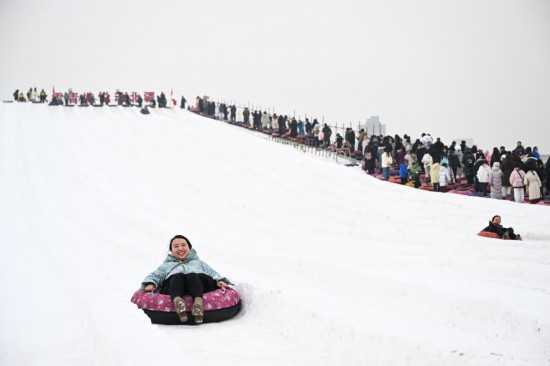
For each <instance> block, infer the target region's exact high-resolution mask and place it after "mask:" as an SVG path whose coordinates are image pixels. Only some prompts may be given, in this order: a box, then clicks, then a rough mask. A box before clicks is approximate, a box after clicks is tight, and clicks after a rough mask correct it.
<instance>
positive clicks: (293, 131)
mask: <svg viewBox="0 0 550 366" xmlns="http://www.w3.org/2000/svg"><path fill="white" fill-rule="evenodd" d="M296 136H298V122H296V118H292V121H290V137H296Z"/></svg>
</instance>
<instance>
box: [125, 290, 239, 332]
mask: <svg viewBox="0 0 550 366" xmlns="http://www.w3.org/2000/svg"><path fill="white" fill-rule="evenodd" d="M183 299H184V300H185V305H186V307H187V309H191V306H192V305H193V301H192V299H191V296H188V295H185V296H184V297H183ZM131 301H132V302H133V303H134V304H136V305H137V307H138V308H139V309H141V310H143V311H144V312H145V314H147V316H148V317H149V318H150V319H151V323H153V324H165V325H176V324H177V325H181V324H195V318H194V317H193V315H192V314H191V312H190V311H188V312H187V316H188V318H189V320H188V321H187V322H186V323H182V322H181V321H180V319H179V317H178V315H177V314H176V309H175V308H174V303H173V302H172V299H170V296H169V295H164V294H160V293H158V292H147V291H144V290H142V289H139V290H137V291H136V292H135V293H134V296H132V300H131ZM203 309H204V320H203V323H216V322H221V321H223V320H227V319H229V318H232V317H234V316H235V315H237V313H238V312H239V310H241V300H240V298H239V294H237V291H235V290H233V289H227V290H226V291H225V292H223V291H222V290H221V289H218V290H214V291H211V292H207V293H205V294H204V304H203Z"/></svg>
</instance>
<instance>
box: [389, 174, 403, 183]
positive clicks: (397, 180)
mask: <svg viewBox="0 0 550 366" xmlns="http://www.w3.org/2000/svg"><path fill="white" fill-rule="evenodd" d="M389 181H390V182H391V183H401V178H399V177H398V176H395V175H392V176H390V179H389Z"/></svg>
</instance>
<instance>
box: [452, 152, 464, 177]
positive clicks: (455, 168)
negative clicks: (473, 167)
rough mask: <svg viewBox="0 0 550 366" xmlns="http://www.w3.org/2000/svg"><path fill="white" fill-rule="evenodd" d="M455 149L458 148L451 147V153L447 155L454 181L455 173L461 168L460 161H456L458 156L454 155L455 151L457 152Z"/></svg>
mask: <svg viewBox="0 0 550 366" xmlns="http://www.w3.org/2000/svg"><path fill="white" fill-rule="evenodd" d="M457 149H459V147H457V146H455V147H453V146H451V148H450V151H451V153H450V154H449V166H450V167H451V170H452V171H453V176H454V177H455V179H456V172H457V171H458V168H460V167H462V165H460V160H459V159H458V155H456V153H455V151H457Z"/></svg>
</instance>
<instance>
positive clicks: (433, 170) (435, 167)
mask: <svg viewBox="0 0 550 366" xmlns="http://www.w3.org/2000/svg"><path fill="white" fill-rule="evenodd" d="M430 179H431V180H432V184H433V186H434V192H439V191H440V189H439V163H438V162H437V161H436V162H435V163H433V164H432V166H431V167H430Z"/></svg>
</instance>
